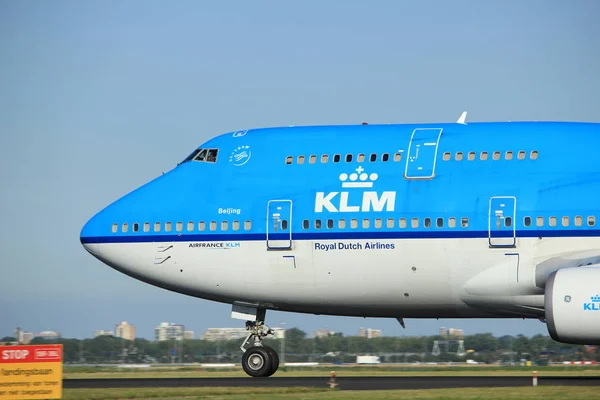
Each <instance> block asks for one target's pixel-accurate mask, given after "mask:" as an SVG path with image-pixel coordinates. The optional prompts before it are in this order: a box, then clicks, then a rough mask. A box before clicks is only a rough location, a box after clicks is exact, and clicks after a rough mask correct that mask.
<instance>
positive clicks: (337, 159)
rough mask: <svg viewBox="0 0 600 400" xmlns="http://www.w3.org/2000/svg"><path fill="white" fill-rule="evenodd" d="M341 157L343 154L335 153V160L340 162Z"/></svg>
mask: <svg viewBox="0 0 600 400" xmlns="http://www.w3.org/2000/svg"><path fill="white" fill-rule="evenodd" d="M340 158H341V156H340V155H339V154H336V155H334V156H333V162H340Z"/></svg>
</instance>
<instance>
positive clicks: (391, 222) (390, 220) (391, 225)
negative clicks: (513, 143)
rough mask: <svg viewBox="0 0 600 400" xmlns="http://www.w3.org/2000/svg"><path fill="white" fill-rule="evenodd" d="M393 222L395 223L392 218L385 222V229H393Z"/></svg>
mask: <svg viewBox="0 0 600 400" xmlns="http://www.w3.org/2000/svg"><path fill="white" fill-rule="evenodd" d="M394 222H395V220H394V218H388V220H387V227H388V228H393V227H394Z"/></svg>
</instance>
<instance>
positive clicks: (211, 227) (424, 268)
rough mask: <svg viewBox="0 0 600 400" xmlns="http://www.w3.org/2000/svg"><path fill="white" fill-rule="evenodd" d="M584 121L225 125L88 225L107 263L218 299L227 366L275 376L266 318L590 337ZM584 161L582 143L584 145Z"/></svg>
mask: <svg viewBox="0 0 600 400" xmlns="http://www.w3.org/2000/svg"><path fill="white" fill-rule="evenodd" d="M599 144H600V124H598V123H579V122H477V123H470V122H469V123H467V122H466V112H465V113H463V114H462V115H461V117H460V118H459V120H458V121H456V122H452V123H427V124H386V125H382V124H380V125H373V124H368V123H362V124H358V125H348V126H289V127H276V128H261V129H248V130H239V131H235V132H228V133H225V134H222V135H220V136H217V137H214V138H212V139H210V140H209V141H207V142H206V143H204V144H202V145H201V146H200V147H199V148H197V149H195V150H194V151H193V152H192V153H191V154H190V155H189V156H188V157H186V158H185V159H184V160H183V161H182V162H180V163H179V164H177V166H176V167H175V168H174V169H172V170H171V171H169V172H167V173H164V174H163V175H160V176H158V177H157V178H156V179H154V180H152V181H150V182H148V183H146V184H144V185H142V186H141V187H139V188H137V189H135V190H133V191H132V192H131V193H129V194H126V195H125V196H123V197H122V198H120V199H118V200H117V201H115V202H114V203H112V204H110V205H109V206H107V207H106V208H104V209H103V210H101V211H100V212H98V213H97V214H96V215H95V216H93V217H92V218H91V219H90V220H89V221H88V222H87V223H86V224H85V226H84V227H83V228H82V230H81V235H80V236H81V237H80V240H81V243H82V244H83V246H84V247H85V249H86V250H87V251H88V252H89V253H91V254H92V255H93V256H94V257H96V258H97V259H99V260H100V261H102V262H103V263H105V264H107V265H108V266H110V267H112V268H114V269H116V270H117V271H120V272H122V273H124V274H126V275H129V276H131V277H133V278H136V279H139V280H141V281H143V282H146V283H149V284H152V285H155V286H158V287H161V288H164V289H168V290H171V291H174V292H178V293H182V294H185V295H189V296H194V297H198V298H202V299H208V300H212V301H216V302H222V303H227V304H231V305H232V309H231V310H232V313H231V316H232V317H233V318H236V319H242V320H246V328H247V329H248V332H249V333H248V337H247V338H246V340H245V341H244V343H243V344H242V346H241V349H242V352H243V356H242V362H241V363H242V367H243V369H244V371H245V372H246V373H247V374H248V375H250V376H252V377H267V376H271V375H272V374H274V373H275V372H276V371H277V368H278V366H279V358H278V355H277V353H276V351H275V350H273V349H272V348H269V347H268V346H263V344H262V340H263V338H265V337H266V336H268V335H270V334H272V333H273V332H272V330H271V329H270V328H269V327H268V326H267V325H266V324H265V317H266V311H267V310H279V311H287V312H296V313H311V314H317V315H321V314H322V315H338V316H356V317H378V318H395V319H397V320H398V321H399V322H400V324H401V325H402V327H405V322H404V320H405V319H406V318H528V319H533V318H535V319H539V320H540V321H542V322H544V323H546V325H547V329H548V331H549V333H550V335H551V337H552V338H553V339H554V340H556V341H559V342H564V343H574V344H600V207H599V204H600V198H599V197H596V196H598V195H599V194H600V163H598V161H597V160H596V159H595V156H594V154H595V153H594V151H595V150H594V149H595V148H598V147H599ZM584 147H585V148H587V149H588V150H589V151H587V150H586V151H583V148H584Z"/></svg>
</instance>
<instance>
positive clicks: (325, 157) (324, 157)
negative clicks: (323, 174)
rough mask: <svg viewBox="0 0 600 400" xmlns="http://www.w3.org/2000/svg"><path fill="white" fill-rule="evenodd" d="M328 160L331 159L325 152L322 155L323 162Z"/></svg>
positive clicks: (325, 162)
mask: <svg viewBox="0 0 600 400" xmlns="http://www.w3.org/2000/svg"><path fill="white" fill-rule="evenodd" d="M328 161H329V156H328V155H327V154H323V155H322V156H321V163H323V164H327V162H328Z"/></svg>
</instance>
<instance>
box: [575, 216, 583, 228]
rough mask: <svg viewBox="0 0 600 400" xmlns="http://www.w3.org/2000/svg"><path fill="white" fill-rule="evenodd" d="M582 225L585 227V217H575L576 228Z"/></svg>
mask: <svg viewBox="0 0 600 400" xmlns="http://www.w3.org/2000/svg"><path fill="white" fill-rule="evenodd" d="M581 225H583V217H582V216H581V215H578V216H576V217H575V226H581Z"/></svg>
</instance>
